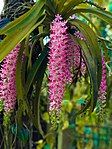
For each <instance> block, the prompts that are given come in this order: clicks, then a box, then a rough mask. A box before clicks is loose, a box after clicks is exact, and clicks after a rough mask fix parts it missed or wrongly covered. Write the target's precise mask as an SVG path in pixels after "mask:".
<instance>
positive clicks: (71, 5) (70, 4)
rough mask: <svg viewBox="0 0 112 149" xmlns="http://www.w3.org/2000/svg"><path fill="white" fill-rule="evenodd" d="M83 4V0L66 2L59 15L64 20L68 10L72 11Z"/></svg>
mask: <svg viewBox="0 0 112 149" xmlns="http://www.w3.org/2000/svg"><path fill="white" fill-rule="evenodd" d="M82 2H83V0H71V1H70V2H68V3H67V4H66V5H64V7H63V9H62V11H61V14H62V16H63V17H64V18H65V17H66V14H68V16H70V15H69V12H70V10H72V9H73V8H74V7H75V6H77V5H79V4H81V3H82Z"/></svg>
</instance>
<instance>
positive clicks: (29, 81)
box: [25, 49, 48, 95]
mask: <svg viewBox="0 0 112 149" xmlns="http://www.w3.org/2000/svg"><path fill="white" fill-rule="evenodd" d="M47 53H48V50H47V49H44V50H43V51H42V53H41V54H40V56H39V57H38V59H37V60H36V61H35V63H34V65H33V66H32V68H31V70H30V72H29V74H28V78H27V81H26V85H25V93H26V95H27V94H28V92H29V89H30V86H31V84H32V82H33V80H34V78H35V76H36V73H37V71H38V69H39V67H40V65H41V63H42V62H43V60H44V58H45V57H46V55H47Z"/></svg>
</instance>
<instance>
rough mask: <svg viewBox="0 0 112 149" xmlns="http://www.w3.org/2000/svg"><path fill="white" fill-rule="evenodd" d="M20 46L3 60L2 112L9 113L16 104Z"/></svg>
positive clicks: (0, 83) (1, 75) (0, 82)
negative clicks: (17, 64)
mask: <svg viewBox="0 0 112 149" xmlns="http://www.w3.org/2000/svg"><path fill="white" fill-rule="evenodd" d="M19 49H20V45H18V46H16V48H15V49H14V50H12V51H11V52H10V53H9V54H8V55H7V56H6V57H5V58H4V60H3V64H2V65H1V71H0V79H1V80H0V99H1V100H2V101H3V102H4V111H5V113H9V112H10V111H12V110H13V109H14V107H15V103H16V84H15V81H16V78H15V75H16V62H17V56H18V52H19Z"/></svg>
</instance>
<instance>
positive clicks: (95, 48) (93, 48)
mask: <svg viewBox="0 0 112 149" xmlns="http://www.w3.org/2000/svg"><path fill="white" fill-rule="evenodd" d="M71 24H72V25H75V26H76V27H78V28H79V30H80V31H81V33H82V34H83V35H84V36H85V38H86V42H87V44H88V46H89V48H90V53H91V56H92V58H93V59H94V61H95V64H96V66H97V72H98V73H97V79H98V87H99V86H100V82H101V74H102V64H101V50H100V48H99V45H98V41H97V36H96V34H95V33H94V31H93V30H92V29H91V28H90V27H89V26H88V25H87V24H85V23H83V22H82V21H80V20H75V21H72V22H71Z"/></svg>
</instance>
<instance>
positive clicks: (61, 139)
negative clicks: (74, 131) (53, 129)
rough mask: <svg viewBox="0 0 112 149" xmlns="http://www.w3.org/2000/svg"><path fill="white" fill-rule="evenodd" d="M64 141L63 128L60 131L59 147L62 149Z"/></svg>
mask: <svg viewBox="0 0 112 149" xmlns="http://www.w3.org/2000/svg"><path fill="white" fill-rule="evenodd" d="M62 143H63V133H62V131H61V130H59V132H58V149H62Z"/></svg>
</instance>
